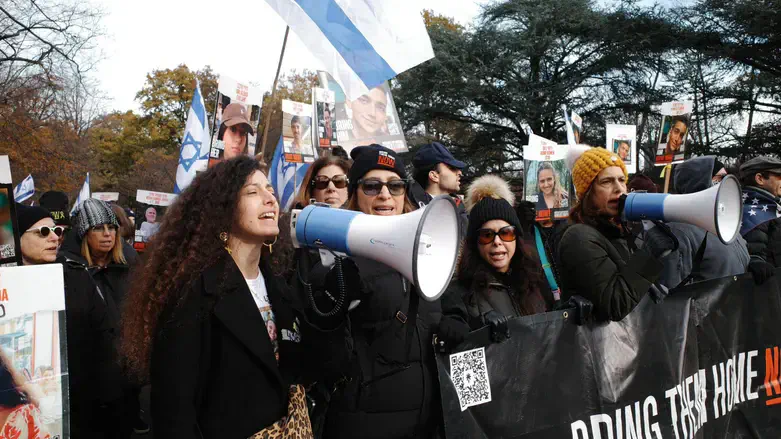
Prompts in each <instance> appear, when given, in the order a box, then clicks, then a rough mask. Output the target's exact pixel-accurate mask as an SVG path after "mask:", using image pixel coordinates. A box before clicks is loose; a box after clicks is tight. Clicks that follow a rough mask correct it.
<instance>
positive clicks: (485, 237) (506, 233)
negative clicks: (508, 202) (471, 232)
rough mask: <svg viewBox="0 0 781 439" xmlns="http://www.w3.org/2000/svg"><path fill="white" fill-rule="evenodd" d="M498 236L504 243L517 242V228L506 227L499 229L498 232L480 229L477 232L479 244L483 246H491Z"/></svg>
mask: <svg viewBox="0 0 781 439" xmlns="http://www.w3.org/2000/svg"><path fill="white" fill-rule="evenodd" d="M496 235H499V239H501V240H502V241H504V242H512V241H515V237H516V235H515V227H513V226H505V227H502V228H501V229H499V231H498V232H495V231H493V230H491V229H480V230H478V231H477V242H479V243H480V244H483V245H485V244H490V243H492V242H493V241H494V238H495V237H496Z"/></svg>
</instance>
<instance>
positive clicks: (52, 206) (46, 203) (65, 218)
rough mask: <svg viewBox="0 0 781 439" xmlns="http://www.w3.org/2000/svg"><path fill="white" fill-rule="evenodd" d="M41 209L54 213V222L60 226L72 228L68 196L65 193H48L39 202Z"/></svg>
mask: <svg viewBox="0 0 781 439" xmlns="http://www.w3.org/2000/svg"><path fill="white" fill-rule="evenodd" d="M38 204H40V205H41V207H43V208H46V209H47V210H49V212H51V213H52V218H54V222H55V223H56V224H57V225H59V226H70V214H69V211H68V204H69V203H68V195H67V194H66V193H65V192H59V191H48V192H44V194H43V195H41V199H40V200H38Z"/></svg>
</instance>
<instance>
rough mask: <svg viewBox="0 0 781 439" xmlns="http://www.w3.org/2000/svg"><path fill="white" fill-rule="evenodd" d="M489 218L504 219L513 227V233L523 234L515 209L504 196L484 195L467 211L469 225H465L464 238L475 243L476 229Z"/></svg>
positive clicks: (489, 219)
mask: <svg viewBox="0 0 781 439" xmlns="http://www.w3.org/2000/svg"><path fill="white" fill-rule="evenodd" d="M491 220H504V221H507V224H509V225H511V226H513V227H515V233H517V234H518V236H523V227H522V226H521V220H520V219H518V214H517V213H515V209H513V207H512V206H510V203H508V202H507V200H505V199H504V198H499V199H497V198H492V197H485V198H483V199H482V200H480V201H478V202H477V204H475V205H474V207H472V210H471V211H470V212H469V225H468V227H467V232H466V239H467V242H469V243H470V244H475V243H476V242H477V241H476V238H477V231H478V230H480V229H481V228H482V227H483V224H485V223H487V222H488V221H491Z"/></svg>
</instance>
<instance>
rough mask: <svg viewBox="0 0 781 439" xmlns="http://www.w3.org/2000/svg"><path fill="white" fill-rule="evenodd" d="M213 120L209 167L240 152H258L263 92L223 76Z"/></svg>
mask: <svg viewBox="0 0 781 439" xmlns="http://www.w3.org/2000/svg"><path fill="white" fill-rule="evenodd" d="M217 88H218V93H217V107H216V108H215V109H214V119H213V121H212V122H213V123H212V136H211V150H210V152H209V166H214V165H215V164H217V163H219V162H220V161H221V160H230V159H232V158H234V157H238V156H240V155H249V156H254V155H255V145H256V143H257V139H258V123H259V122H260V106H261V105H262V104H263V91H262V90H260V89H259V88H256V87H250V86H249V85H247V84H241V83H239V82H236V80H234V79H231V78H228V77H227V76H223V75H220V81H219V85H218V87H217Z"/></svg>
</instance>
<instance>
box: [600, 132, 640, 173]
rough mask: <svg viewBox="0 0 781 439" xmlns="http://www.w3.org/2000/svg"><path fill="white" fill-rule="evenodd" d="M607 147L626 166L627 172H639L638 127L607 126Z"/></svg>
mask: <svg viewBox="0 0 781 439" xmlns="http://www.w3.org/2000/svg"><path fill="white" fill-rule="evenodd" d="M605 147H606V148H607V149H608V150H609V151H610V152H612V153H615V154H616V155H617V156H618V157H619V158H620V159H621V160H622V161H623V162H624V165H625V166H626V172H628V173H629V174H634V173H636V172H637V160H636V159H637V127H636V126H635V125H613V124H607V125H606V126H605Z"/></svg>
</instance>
